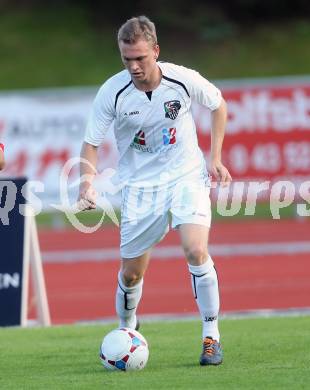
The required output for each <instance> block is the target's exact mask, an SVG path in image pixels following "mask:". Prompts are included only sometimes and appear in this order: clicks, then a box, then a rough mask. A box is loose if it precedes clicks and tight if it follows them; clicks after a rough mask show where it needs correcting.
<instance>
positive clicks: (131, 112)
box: [124, 111, 140, 116]
mask: <svg viewBox="0 0 310 390" xmlns="http://www.w3.org/2000/svg"><path fill="white" fill-rule="evenodd" d="M139 114H140V111H130V112H128V113H127V112H125V114H124V116H132V115H139Z"/></svg>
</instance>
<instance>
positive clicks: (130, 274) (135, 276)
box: [122, 269, 143, 287]
mask: <svg viewBox="0 0 310 390" xmlns="http://www.w3.org/2000/svg"><path fill="white" fill-rule="evenodd" d="M142 278H143V273H142V272H140V271H137V270H130V269H129V270H123V272H122V279H123V282H124V284H125V286H126V287H133V286H135V285H136V284H138V283H139V282H140V280H141V279H142Z"/></svg>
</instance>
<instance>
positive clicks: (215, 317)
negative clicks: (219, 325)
mask: <svg viewBox="0 0 310 390" xmlns="http://www.w3.org/2000/svg"><path fill="white" fill-rule="evenodd" d="M215 320H217V316H214V317H207V316H205V318H204V321H205V322H212V321H215Z"/></svg>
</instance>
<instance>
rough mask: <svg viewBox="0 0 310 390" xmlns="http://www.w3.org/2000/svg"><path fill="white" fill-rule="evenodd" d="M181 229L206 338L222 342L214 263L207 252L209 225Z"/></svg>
mask: <svg viewBox="0 0 310 390" xmlns="http://www.w3.org/2000/svg"><path fill="white" fill-rule="evenodd" d="M179 230H180V237H181V243H182V246H183V249H184V253H185V256H186V259H187V262H188V269H189V272H190V274H191V282H192V288H193V294H194V297H195V299H196V302H197V305H198V308H199V311H200V314H201V318H202V321H203V330H202V333H203V338H205V337H207V336H209V337H212V338H213V339H214V340H217V341H219V339H220V334H219V330H218V313H219V289H218V279H217V274H216V270H215V268H214V263H213V261H212V259H211V257H210V255H209V254H208V247H207V245H208V235H209V228H208V227H206V226H202V225H195V224H183V225H180V227H179Z"/></svg>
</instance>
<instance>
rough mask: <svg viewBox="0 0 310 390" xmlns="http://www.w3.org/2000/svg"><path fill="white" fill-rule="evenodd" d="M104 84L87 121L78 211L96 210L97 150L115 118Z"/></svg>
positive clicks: (109, 92) (108, 91)
mask: <svg viewBox="0 0 310 390" xmlns="http://www.w3.org/2000/svg"><path fill="white" fill-rule="evenodd" d="M109 85H110V82H109V81H108V82H106V83H105V84H104V85H103V86H102V87H101V88H100V90H99V92H98V93H97V96H96V98H95V100H94V103H93V106H92V109H91V112H90V116H89V119H88V123H87V127H86V133H85V138H84V142H83V145H82V150H81V156H80V157H81V160H80V190H79V197H78V207H79V209H80V210H91V209H95V208H96V196H97V193H96V190H95V189H94V188H93V181H94V178H95V176H96V166H97V158H98V157H97V149H98V146H99V145H100V144H101V143H102V141H103V139H104V137H105V135H106V133H107V131H108V129H109V127H110V125H111V123H112V121H113V119H114V116H115V108H114V102H113V93H111V89H110V87H109Z"/></svg>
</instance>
